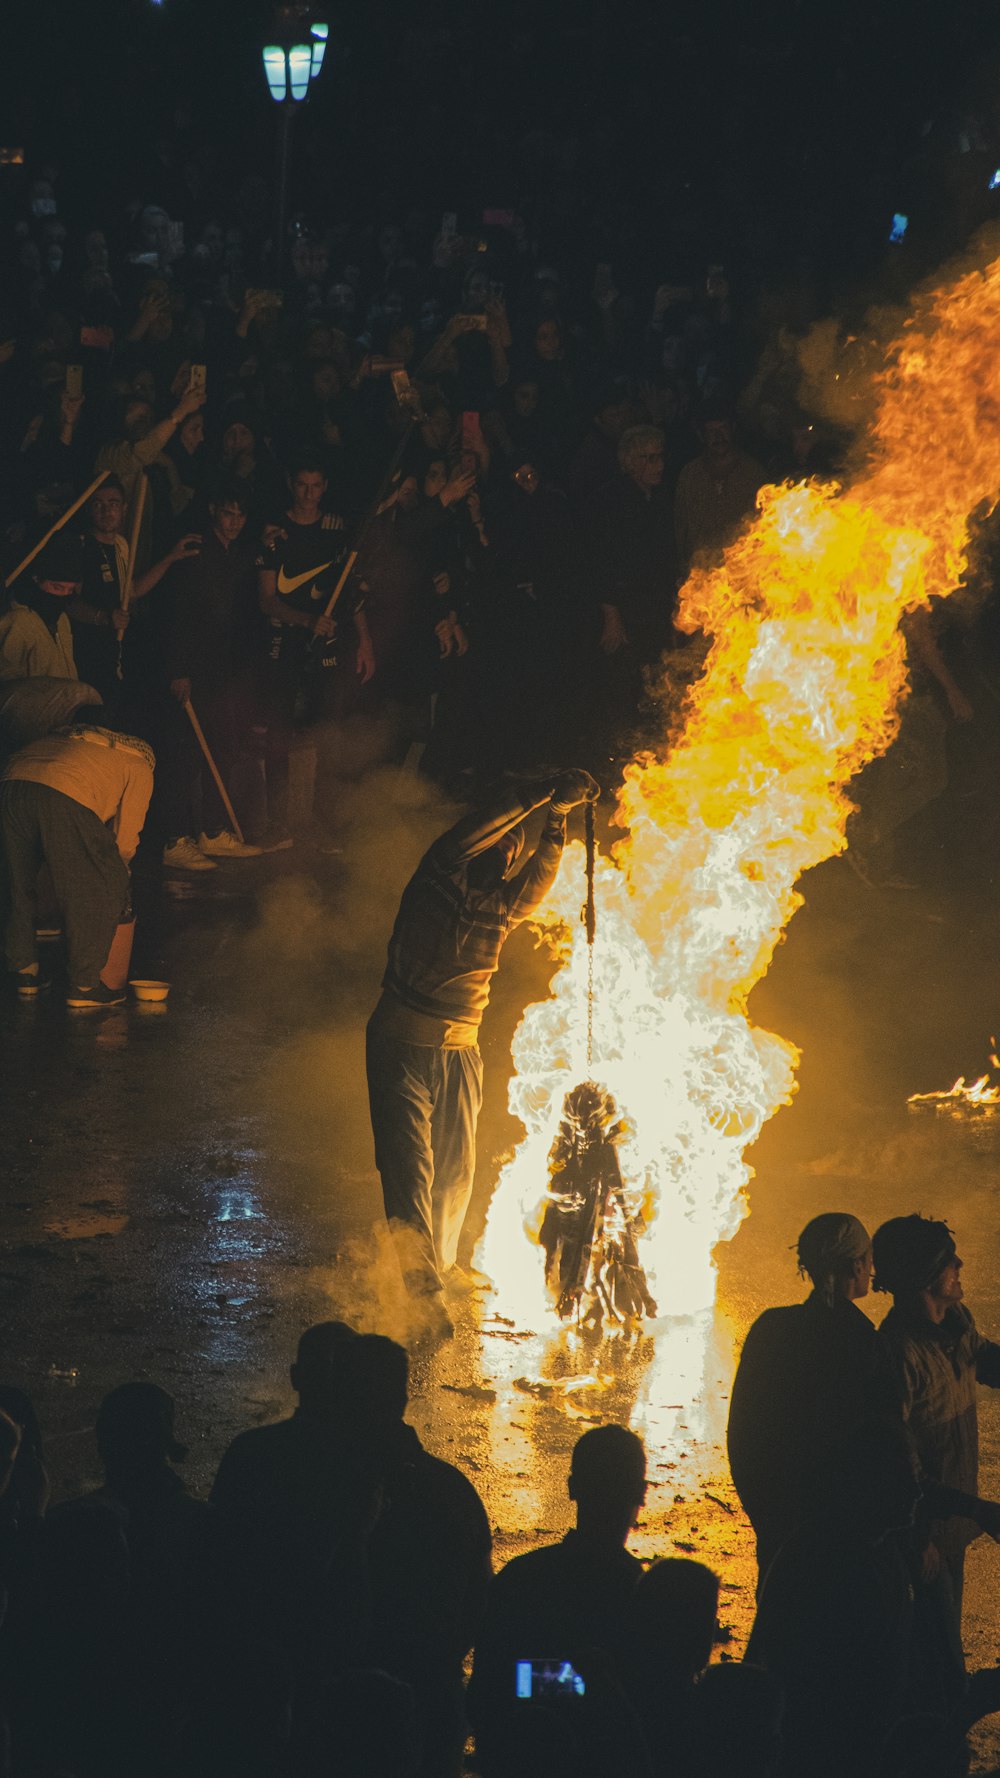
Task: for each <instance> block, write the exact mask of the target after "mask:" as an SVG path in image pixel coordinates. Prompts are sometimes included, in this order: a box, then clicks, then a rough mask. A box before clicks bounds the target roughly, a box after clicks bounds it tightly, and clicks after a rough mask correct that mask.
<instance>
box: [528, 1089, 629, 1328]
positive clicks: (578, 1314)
mask: <svg viewBox="0 0 1000 1778" xmlns="http://www.w3.org/2000/svg"><path fill="white" fill-rule="evenodd" d="M624 1133H625V1126H624V1124H623V1122H622V1120H621V1118H620V1116H619V1113H618V1107H617V1105H616V1104H615V1101H614V1099H613V1097H612V1095H611V1094H610V1093H608V1092H606V1091H605V1090H604V1088H603V1087H600V1086H598V1085H597V1083H596V1082H595V1081H592V1080H586V1081H583V1082H582V1083H581V1084H580V1085H579V1086H576V1087H574V1088H573V1089H572V1091H571V1092H569V1093H567V1094H566V1098H565V1100H564V1102H563V1108H562V1117H561V1119H560V1121H559V1129H558V1132H557V1134H556V1139H555V1141H554V1142H553V1144H552V1148H551V1150H550V1152H549V1198H548V1204H547V1205H546V1210H545V1216H544V1218H543V1220H542V1227H541V1231H540V1234H539V1237H538V1238H539V1240H540V1242H541V1244H542V1246H543V1248H544V1249H545V1282H546V1284H547V1285H548V1287H549V1290H550V1291H551V1293H552V1296H553V1299H554V1301H555V1305H556V1309H557V1311H558V1314H559V1317H560V1319H561V1320H563V1321H568V1320H570V1319H571V1318H573V1319H575V1320H576V1321H578V1322H579V1323H581V1324H582V1325H584V1326H590V1327H595V1328H600V1327H601V1326H602V1325H603V1323H604V1322H605V1321H606V1320H607V1321H610V1322H613V1323H615V1322H616V1323H619V1324H624V1323H628V1322H632V1321H637V1320H640V1319H641V1318H642V1317H643V1316H645V1315H650V1316H652V1315H655V1314H656V1304H655V1302H654V1301H653V1298H652V1296H651V1295H650V1291H649V1285H648V1283H647V1282H646V1274H645V1272H644V1271H643V1268H642V1264H641V1262H640V1259H639V1247H638V1239H639V1236H640V1235H641V1234H642V1232H643V1228H644V1224H643V1220H642V1214H641V1206H640V1205H639V1204H638V1203H637V1202H636V1194H635V1192H634V1191H632V1192H630V1191H629V1189H628V1187H627V1186H626V1184H625V1181H624V1179H623V1178H622V1170H621V1166H620V1164H619V1160H618V1146H617V1145H618V1141H619V1139H620V1138H621V1137H622V1136H623V1135H624Z"/></svg>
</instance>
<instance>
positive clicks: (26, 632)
mask: <svg viewBox="0 0 1000 1778" xmlns="http://www.w3.org/2000/svg"><path fill="white" fill-rule="evenodd" d="M82 580H83V545H82V543H81V542H80V539H79V538H78V537H72V536H68V535H67V534H66V532H65V531H57V532H56V533H55V535H54V536H53V537H51V538H50V539H49V541H48V543H47V544H46V545H45V548H44V549H43V550H42V551H41V553H40V554H39V555H38V556H36V558H35V560H34V561H33V562H32V563H30V564H29V566H28V567H27V568H25V569H24V571H23V573H22V574H20V575H19V576H18V578H17V580H16V581H15V582H14V588H13V591H12V593H11V599H10V610H9V611H7V612H5V613H4V615H3V616H2V617H0V680H5V679H37V678H38V677H39V676H43V677H45V678H48V679H77V678H79V675H78V673H77V670H76V662H75V660H74V657H73V631H72V627H71V625H70V621H69V617H68V615H67V611H66V607H67V603H68V601H69V600H70V599H71V598H72V597H73V595H74V594H75V593H77V592H79V590H80V583H81V581H82Z"/></svg>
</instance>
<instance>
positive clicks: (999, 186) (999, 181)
mask: <svg viewBox="0 0 1000 1778" xmlns="http://www.w3.org/2000/svg"><path fill="white" fill-rule="evenodd" d="M989 188H990V190H991V191H1000V167H997V170H996V172H995V173H994V174H993V177H992V179H991V180H990V187H989Z"/></svg>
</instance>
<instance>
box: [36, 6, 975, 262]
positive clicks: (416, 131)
mask: <svg viewBox="0 0 1000 1778" xmlns="http://www.w3.org/2000/svg"><path fill="white" fill-rule="evenodd" d="M8 11H9V14H11V15H12V16H9V17H8V19H7V21H6V29H7V34H8V39H9V45H8V56H7V61H8V76H9V72H10V69H11V68H12V67H13V68H14V69H15V70H16V71H17V73H18V78H15V79H14V80H11V79H10V78H9V77H8V79H7V80H6V81H5V83H4V86H5V96H4V101H3V103H4V106H5V107H6V116H5V118H4V122H3V126H2V136H3V139H5V140H7V141H24V142H25V144H26V145H27V146H28V148H29V150H30V151H34V152H35V153H40V152H43V151H44V152H49V153H53V154H55V155H56V156H57V157H58V158H59V160H60V163H61V165H62V166H63V169H64V172H63V180H64V187H65V185H66V183H67V182H69V181H72V182H74V183H75V185H76V187H77V190H78V191H80V190H81V189H82V190H84V191H85V192H86V194H87V201H88V202H90V201H91V200H92V199H93V201H95V202H96V203H97V206H98V208H99V207H100V199H99V196H98V194H101V193H106V194H107V198H108V201H109V202H117V201H119V200H120V198H121V197H122V196H123V195H132V194H138V193H139V192H140V191H141V190H142V188H143V186H144V184H146V183H148V177H147V175H148V168H149V166H150V163H151V161H152V160H153V159H154V157H155V144H156V138H157V134H158V132H159V131H164V130H167V131H169V130H170V128H171V127H172V119H173V114H174V112H175V108H176V105H177V102H178V101H181V102H182V103H185V104H186V105H187V106H188V107H189V109H190V113H191V117H192V120H193V129H192V131H191V135H190V140H191V141H192V144H193V145H194V146H195V147H196V149H197V152H198V153H199V154H200V155H206V154H207V155H208V156H209V157H210V164H211V166H212V168H213V170H214V171H215V172H216V173H217V174H218V175H219V176H220V177H221V178H222V179H226V178H228V177H229V176H230V175H231V174H232V173H233V172H234V171H239V170H244V169H246V168H248V167H254V166H256V167H258V168H259V169H260V170H261V171H262V172H264V173H265V174H268V175H269V173H270V168H271V166H272V164H273V162H272V141H273V131H274V118H273V116H271V115H270V111H269V102H268V99H267V96H266V91H265V87H264V82H263V77H262V74H261V70H260V61H259V52H260V45H261V43H262V42H263V41H264V40H265V38H266V36H267V34H268V25H269V21H270V17H271V11H270V8H269V6H268V5H267V4H266V3H264V0H164V3H163V5H162V6H154V5H152V4H151V3H150V0H83V3H81V0H51V3H50V4H49V5H47V6H46V8H45V22H44V42H43V41H42V39H41V36H40V25H39V14H38V12H37V11H36V10H35V9H34V8H31V7H29V6H27V5H24V4H22V5H20V6H18V7H16V8H15V7H11V8H9V9H8ZM329 17H330V20H331V27H332V31H331V42H332V44H333V45H334V57H333V66H332V67H330V68H328V69H327V70H325V71H324V76H323V81H322V86H321V88H319V89H317V91H316V93H315V95H314V98H313V100H312V102H311V104H310V107H309V117H308V120H305V119H304V120H303V125H302V127H301V128H300V130H299V148H298V154H299V160H298V163H297V178H298V180H299V181H300V182H301V189H300V195H301V199H302V203H303V206H304V207H305V208H307V209H310V210H312V211H313V212H314V213H315V214H316V215H317V216H319V217H322V216H323V215H324V213H325V214H326V215H330V214H336V213H338V212H340V213H345V212H346V211H349V210H351V209H352V208H353V209H354V210H355V211H357V209H358V208H359V207H360V208H362V209H365V208H367V209H369V210H370V208H371V207H372V206H373V205H374V207H375V208H376V210H377V211H378V212H379V213H387V212H388V211H389V210H391V209H392V208H393V207H395V208H396V209H399V208H402V207H405V206H406V205H407V204H411V203H414V202H418V203H425V204H426V205H427V206H428V208H429V209H431V210H434V209H437V208H439V207H442V206H444V207H457V208H460V209H461V207H462V205H463V203H468V204H470V205H471V204H476V205H479V204H481V203H484V202H486V203H488V202H495V203H498V204H501V203H506V202H511V201H513V202H517V201H518V200H519V198H520V196H521V194H522V190H523V186H524V167H523V161H522V159H521V157H520V154H519V150H518V147H517V145H518V143H519V142H521V141H522V140H523V138H524V136H525V134H526V133H527V132H528V131H529V130H530V129H532V128H537V127H538V126H540V125H541V126H544V127H550V128H551V127H556V128H558V129H561V130H564V131H565V130H570V129H573V128H574V127H579V126H581V125H582V127H583V132H584V137H585V141H586V140H589V139H591V138H592V137H593V134H594V132H595V130H596V132H597V134H598V136H599V137H600V139H601V141H602V142H605V141H608V140H610V141H612V143H613V148H612V150H611V152H610V157H609V159H608V160H607V165H608V167H609V168H610V172H609V177H610V178H611V179H612V181H613V183H614V185H615V187H616V196H621V198H622V199H623V200H624V201H626V202H632V203H634V204H635V206H636V211H637V217H638V219H639V220H638V221H637V225H636V232H637V234H641V231H642V228H643V226H646V227H647V230H648V228H649V227H650V226H652V219H653V217H657V216H660V215H662V214H663V213H664V212H665V211H671V212H673V211H674V210H677V211H680V212H682V211H683V209H684V207H685V206H688V207H690V208H692V209H695V210H697V211H698V212H699V213H700V214H702V215H710V216H711V217H712V218H714V219H715V221H716V222H717V225H718V228H719V231H720V234H721V235H723V236H727V237H732V235H733V234H734V232H735V233H736V234H737V235H738V236H739V238H740V241H741V243H742V251H743V252H744V254H746V255H747V256H749V257H750V258H751V259H752V258H753V257H754V255H755V254H756V255H757V256H758V257H759V258H760V259H762V260H764V261H766V260H767V259H768V256H771V257H775V256H777V257H784V258H785V259H786V261H788V262H789V263H792V262H794V259H795V257H796V255H799V256H801V257H803V258H805V259H812V260H814V261H817V262H822V263H823V264H824V265H825V267H826V269H827V272H828V273H834V274H835V273H836V270H837V269H838V268H839V267H841V266H850V267H852V268H854V270H855V271H857V272H860V273H862V274H863V273H864V271H865V269H866V266H867V263H868V261H871V262H872V263H874V262H875V261H876V260H877V258H878V255H879V253H880V252H881V251H882V249H883V246H884V234H885V227H886V224H887V219H889V218H890V217H891V214H892V211H893V210H894V209H899V208H902V209H906V210H907V211H908V212H909V213H910V215H911V222H912V228H911V235H910V249H909V250H910V252H911V253H912V255H913V258H914V262H915V263H916V261H917V260H919V259H920V258H921V256H923V257H924V258H925V259H926V260H927V262H928V263H929V262H931V261H933V260H935V259H939V258H941V257H944V256H945V255H946V254H947V253H948V252H950V251H951V250H953V248H954V247H955V246H957V245H958V244H959V242H960V241H961V239H962V238H964V236H965V235H967V234H968V232H969V230H970V229H971V228H972V227H974V226H975V225H976V224H977V223H978V222H979V221H981V220H984V219H985V218H986V216H987V215H988V214H989V213H990V210H991V207H992V206H993V204H994V202H996V204H997V205H1000V197H998V198H997V199H996V200H994V199H992V198H990V197H989V196H988V194H986V185H987V183H988V178H989V173H990V171H991V170H992V167H993V166H994V165H996V164H1000V105H998V103H997V100H996V98H995V96H994V95H995V94H997V93H998V92H1000V16H998V9H997V8H996V6H995V5H994V4H992V0H905V3H900V0H881V3H880V0H866V3H859V0H848V3H846V4H841V5H840V6H839V7H837V8H836V9H834V8H832V7H825V6H824V7H820V6H818V5H815V4H813V5H809V4H805V3H803V0H770V3H768V4H762V5H753V4H749V3H742V4H729V5H716V6H713V5H711V4H708V5H699V6H695V7H691V8H689V9H686V10H685V9H683V8H682V7H680V6H678V5H676V4H669V3H668V4H663V3H661V0H572V3H570V0H542V3H541V4H538V3H537V0H531V3H530V4H529V3H527V0H507V3H506V4H503V3H499V0H493V3H490V4H487V3H485V0H480V3H478V4H475V5H470V4H468V3H467V0H463V3H462V4H459V3H458V0H424V3H423V4H421V0H406V3H405V4H404V0H364V3H363V4H362V3H361V0H336V4H335V5H333V6H331V8H330V11H329ZM21 76H23V79H22V78H21ZM970 115H971V116H972V117H973V118H974V119H975V120H976V121H975V128H974V129H973V132H972V135H973V141H974V144H975V141H976V140H977V139H978V141H979V142H980V143H981V146H980V147H979V148H976V147H975V145H974V146H973V150H972V152H971V153H969V154H964V155H959V154H957V153H956V146H957V142H958V138H959V135H960V133H961V131H962V129H963V128H964V127H965V128H967V125H966V120H967V118H968V117H969V116H970ZM928 126H929V128H928ZM977 131H978V138H977ZM967 133H968V132H967ZM143 195H145V193H143ZM644 217H645V218H646V219H647V220H646V223H645V224H644V223H643V221H642V218H644ZM664 269H666V268H664Z"/></svg>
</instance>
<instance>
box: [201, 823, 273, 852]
mask: <svg viewBox="0 0 1000 1778" xmlns="http://www.w3.org/2000/svg"><path fill="white" fill-rule="evenodd" d="M198 845H199V847H200V848H201V850H202V851H203V852H204V853H205V854H206V856H207V857H209V858H259V857H260V852H261V849H260V847H259V846H248V845H247V843H246V841H245V840H238V839H237V838H236V835H235V834H234V833H230V832H229V830H228V828H223V830H222V832H221V833H216V834H211V835H209V834H207V833H200V834H199V835H198Z"/></svg>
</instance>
